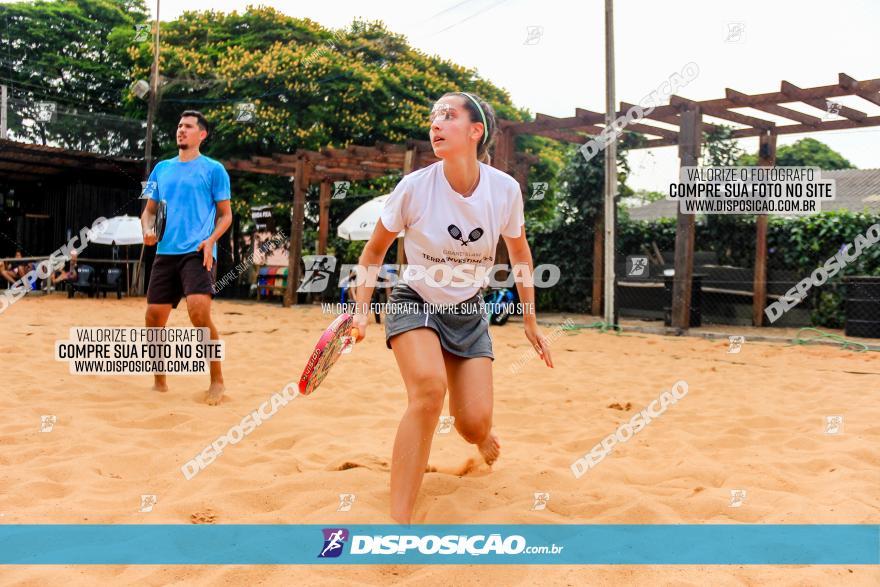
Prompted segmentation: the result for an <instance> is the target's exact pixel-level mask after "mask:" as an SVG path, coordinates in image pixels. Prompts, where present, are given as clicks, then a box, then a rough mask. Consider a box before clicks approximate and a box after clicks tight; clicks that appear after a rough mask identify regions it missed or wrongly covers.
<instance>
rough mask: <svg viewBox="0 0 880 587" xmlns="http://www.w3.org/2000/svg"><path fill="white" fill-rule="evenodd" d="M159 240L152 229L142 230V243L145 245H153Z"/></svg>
mask: <svg viewBox="0 0 880 587" xmlns="http://www.w3.org/2000/svg"><path fill="white" fill-rule="evenodd" d="M157 242H159V239H158V238H156V231H155V230H154V229H152V228H151V229H150V230H148V231H146V232H144V244H145V245H147V246H152V245H155V244H156V243H157Z"/></svg>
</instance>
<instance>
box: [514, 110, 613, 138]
mask: <svg viewBox="0 0 880 587" xmlns="http://www.w3.org/2000/svg"><path fill="white" fill-rule="evenodd" d="M577 111H579V112H581V116H569V117H566V118H558V117H556V116H550V115H547V114H541V113H538V114H536V115H535V120H533V121H530V122H519V123H516V124H512V125H510V126H508V127H506V128H503V129H501V132H512V133H513V134H534V133H535V131H537V130H558V129H570V128H573V127H576V126H585V125H586V126H589V125H592V124H596V123H601V122H602V121H603V120H604V118H605V117H604V115H603V114H599V113H597V112H589V111H588V110H580V109H578V110H577Z"/></svg>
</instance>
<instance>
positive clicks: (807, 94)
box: [504, 73, 880, 330]
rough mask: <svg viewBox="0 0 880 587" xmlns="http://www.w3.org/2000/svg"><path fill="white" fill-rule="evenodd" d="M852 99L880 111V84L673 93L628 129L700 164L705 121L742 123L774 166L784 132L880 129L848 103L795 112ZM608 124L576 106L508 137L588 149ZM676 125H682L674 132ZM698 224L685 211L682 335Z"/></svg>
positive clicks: (757, 318) (760, 254)
mask: <svg viewBox="0 0 880 587" xmlns="http://www.w3.org/2000/svg"><path fill="white" fill-rule="evenodd" d="M844 96H854V97H857V98H859V99H861V100H864V101H866V102H870V103H872V104H875V105H878V106H880V79H871V80H863V81H860V80H856V79H855V78H853V77H851V76H848V75H846V74H845V73H841V74H839V75H838V82H837V83H836V84H833V85H828V86H818V87H813V88H799V87H797V86H795V85H794V84H792V83H789V82H786V81H783V82H782V83H781V85H780V89H779V91H778V92H768V93H765V94H745V93H743V92H738V91H736V90H733V89H730V88H727V90H726V91H725V97H724V98H719V99H715V100H702V101H696V100H689V99H687V98H683V97H681V96H676V95H673V96H671V97H670V100H669V104H668V105H661V106H656V107H655V108H654V109H653V110H652V111H651V112H650V113H649V114H647V116H645V117H644V118H643V119H642V120H640V121H639V122H637V123H633V124H629V125H627V126H626V127H625V130H624V132H637V133H641V134H643V135H646V138H647V140H646V141H645V142H644V143H643V144H642V145H640V146H639V147H636V148H639V149H648V148H652V147H665V146H673V145H677V146H678V148H679V158H680V160H681V165H682V166H688V165H696V164H697V161H698V160H699V156H700V150H701V142H702V131H703V130H710V129H712V128H714V127H715V126H716V125H714V124H710V123H707V122H705V121H704V120H703V117H711V118H715V119H720V120H722V121H724V122H731V123H734V124H735V125H739V126H740V128H735V130H733V133H732V136H733V138H745V137H758V138H759V159H758V165H761V166H773V165H774V164H775V163H776V137H777V136H778V135H784V134H804V133H814V132H821V131H829V130H843V129H850V128H866V127H872V126H880V116H869V115H867V114H865V113H864V112H861V111H859V110H858V109H856V108H852V107H849V106H845V105H842V104H834V108H833V110H834V111H835V113H836V114H837V115H838V116H839V119H836V120H831V119H828V116H825V115H814V114H807V113H805V112H801V111H799V110H797V109H794V108H792V107H791V105H793V104H801V105H806V106H809V107H812V108H815V109H818V110H822V111H825V112H826V113H827V112H829V111H830V108H829V103H833V100H834V99H835V98H841V97H844ZM632 107H633V104H631V103H628V102H621V104H620V111H619V112H617V113H616V116H615V118H616V117H617V116H624V117H625V116H626V113H627V111H628V110H629V109H630V108H632ZM742 108H751V109H753V110H757V111H759V112H761V113H767V114H772V115H774V116H777V117H781V118H784V119H787V120H789V121H791V122H792V123H791V124H784V125H783V124H777V123H776V122H774V121H771V120H767V119H765V118H761V117H759V116H755V115H752V114H746V113H743V112H737V111H736V109H742ZM806 110H809V109H806ZM604 120H605V114H604V113H600V112H592V111H589V110H583V109H581V108H576V109H575V115H574V116H571V117H567V118H557V117H553V116H548V115H545V114H538V115H536V117H535V120H534V121H531V122H522V123H514V124H510V125H508V126H506V127H505V129H504V132H506V133H508V134H509V135H510V136H509V137H508V139H507V141H508V142H509V143H512V142H513V140H514V138H515V135H517V134H531V135H537V136H544V137H548V138H552V139H556V140H561V141H567V142H571V143H576V144H579V145H582V144H584V143H586V142H587V141H589V140H590V139H591V138H592V137H593V136H596V135H599V134H601V133H602V132H603V130H604V125H603V122H604ZM652 122H653V123H661V124H664V125H667V126H657V125H656V124H651V123H652ZM668 126H673V127H676V128H674V129H670V128H668ZM694 219H695V218H694V216H693V215H689V214H682V213H681V212H679V213H678V220H677V227H676V237H675V284H674V289H673V300H672V325H673V327H676V328H678V329H680V330H686V329H687V328H688V326H689V322H688V316H689V303H688V300H690V289H691V281H692V276H693V258H694ZM756 224H757V229H756V239H755V269H754V297H753V308H752V320H753V323H754V325H755V326H761V325H762V324H763V316H764V306H765V305H766V301H767V215H758V216H757V223H756ZM595 237H596V245H597V246H596V247H595V248H594V253H595V254H594V257H595V259H596V262H595V263H594V272H593V308H592V310H593V314H599V313H600V304H601V299H602V266H601V262H600V259H601V251H602V245H603V243H602V242H601V239H602V238H603V231H602V226H601V225H599V226H597V227H596V230H595Z"/></svg>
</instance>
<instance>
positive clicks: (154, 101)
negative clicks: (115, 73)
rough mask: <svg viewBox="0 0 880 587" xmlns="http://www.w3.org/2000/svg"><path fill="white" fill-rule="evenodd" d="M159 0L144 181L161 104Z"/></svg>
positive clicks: (151, 159)
mask: <svg viewBox="0 0 880 587" xmlns="http://www.w3.org/2000/svg"><path fill="white" fill-rule="evenodd" d="M158 94H159V0H156V30H155V31H154V33H153V67H152V68H151V69H150V100H149V102H148V104H147V144H146V145H144V180H145V181H146V180H147V179H149V178H150V171H152V167H153V121H154V120H155V118H156V106H157V105H158V103H159V95H158Z"/></svg>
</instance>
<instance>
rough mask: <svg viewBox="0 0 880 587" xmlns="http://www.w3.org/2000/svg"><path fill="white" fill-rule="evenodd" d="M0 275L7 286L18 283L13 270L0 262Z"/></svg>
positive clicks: (10, 266)
mask: <svg viewBox="0 0 880 587" xmlns="http://www.w3.org/2000/svg"><path fill="white" fill-rule="evenodd" d="M0 275H2V276H3V278H4V279H5V280H6V281H7V283H9V284H12V283H15V282H16V281H18V277H17V276H16V274H15V268H14V267H12V265H11V264H10V263H7V262H5V261H0Z"/></svg>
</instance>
